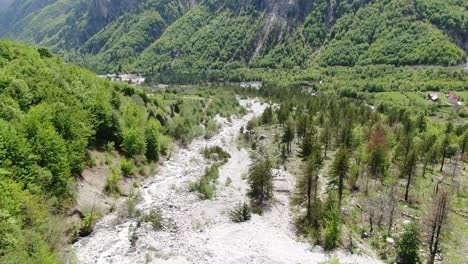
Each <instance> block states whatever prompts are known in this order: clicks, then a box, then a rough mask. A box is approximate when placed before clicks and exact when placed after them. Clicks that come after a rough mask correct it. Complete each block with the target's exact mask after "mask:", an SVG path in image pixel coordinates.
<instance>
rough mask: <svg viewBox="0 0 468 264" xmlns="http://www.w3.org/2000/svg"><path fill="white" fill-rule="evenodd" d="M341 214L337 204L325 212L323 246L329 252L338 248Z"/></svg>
mask: <svg viewBox="0 0 468 264" xmlns="http://www.w3.org/2000/svg"><path fill="white" fill-rule="evenodd" d="M341 225H342V224H341V213H340V209H339V206H338V205H337V204H335V205H333V206H331V207H330V208H327V209H326V211H325V231H324V236H325V238H324V246H325V249H328V250H331V249H334V248H336V247H337V246H338V244H339V242H340V236H341Z"/></svg>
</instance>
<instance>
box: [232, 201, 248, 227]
mask: <svg viewBox="0 0 468 264" xmlns="http://www.w3.org/2000/svg"><path fill="white" fill-rule="evenodd" d="M251 217H252V210H251V209H250V207H249V205H248V204H247V203H245V202H244V203H241V202H239V203H238V204H237V205H236V206H234V208H232V210H231V211H229V218H231V220H232V221H233V222H235V223H242V222H246V221H249V220H250V218H251Z"/></svg>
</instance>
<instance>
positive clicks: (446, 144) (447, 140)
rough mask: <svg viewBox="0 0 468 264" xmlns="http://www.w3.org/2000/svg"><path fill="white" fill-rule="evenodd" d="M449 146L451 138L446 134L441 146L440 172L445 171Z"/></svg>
mask: <svg viewBox="0 0 468 264" xmlns="http://www.w3.org/2000/svg"><path fill="white" fill-rule="evenodd" d="M449 146H450V138H449V135H448V134H445V136H444V138H443V139H442V141H441V142H440V145H439V153H440V156H441V163H440V169H439V171H442V170H443V169H444V163H445V158H446V157H447V154H448V148H449Z"/></svg>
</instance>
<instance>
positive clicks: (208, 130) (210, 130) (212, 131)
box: [205, 119, 219, 138]
mask: <svg viewBox="0 0 468 264" xmlns="http://www.w3.org/2000/svg"><path fill="white" fill-rule="evenodd" d="M218 131H219V124H218V123H217V122H216V121H215V120H213V119H210V120H209V121H208V122H207V124H206V127H205V138H212V137H213V136H214V135H216V133H218Z"/></svg>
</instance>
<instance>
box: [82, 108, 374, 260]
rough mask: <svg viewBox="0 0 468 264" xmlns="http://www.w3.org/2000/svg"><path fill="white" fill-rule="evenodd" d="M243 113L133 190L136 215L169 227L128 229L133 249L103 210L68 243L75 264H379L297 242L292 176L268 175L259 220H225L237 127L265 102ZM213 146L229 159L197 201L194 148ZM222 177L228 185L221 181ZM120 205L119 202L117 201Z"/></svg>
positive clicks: (121, 224) (239, 193)
mask: <svg viewBox="0 0 468 264" xmlns="http://www.w3.org/2000/svg"><path fill="white" fill-rule="evenodd" d="M241 104H242V105H244V106H245V107H246V108H247V109H248V110H249V113H248V114H247V115H245V116H243V117H233V118H232V119H231V120H230V121H228V120H227V119H222V118H219V119H218V122H219V123H220V124H222V128H221V129H220V131H219V133H218V134H217V135H215V136H214V137H213V138H211V139H208V140H206V139H197V140H195V141H194V142H193V143H191V144H190V145H189V146H188V147H187V148H185V149H180V150H179V151H178V152H177V153H176V154H175V155H174V156H173V157H172V158H171V159H170V160H168V161H166V162H165V163H164V164H163V166H161V168H160V170H159V172H158V173H157V175H155V176H154V177H152V179H151V181H150V182H148V183H147V184H145V185H144V186H142V187H141V188H140V190H138V191H139V192H140V194H141V197H142V201H141V202H140V203H139V204H138V206H137V208H138V209H139V210H141V211H142V212H148V211H149V210H151V209H156V208H159V209H161V211H162V214H163V216H164V217H166V218H168V219H171V222H172V223H173V224H174V226H175V227H174V228H171V229H170V230H165V231H155V230H153V229H152V227H151V226H150V225H149V224H146V223H143V224H142V225H141V227H139V228H138V229H136V231H135V235H136V236H135V237H137V240H136V242H135V244H134V246H132V245H131V242H130V240H131V239H130V238H131V237H132V234H133V232H134V231H133V230H135V226H136V224H137V223H136V220H134V219H123V220H122V219H119V216H118V213H115V212H114V213H111V214H109V215H107V216H105V217H104V218H103V219H101V220H100V222H99V223H97V225H96V227H95V230H94V232H93V233H92V234H91V235H90V236H88V237H85V238H82V239H80V240H79V241H78V242H77V243H75V245H74V248H75V251H76V256H77V259H78V262H79V263H320V262H322V261H326V260H329V259H332V258H333V257H335V256H336V257H337V258H338V259H339V260H340V263H366V264H367V263H379V261H378V260H375V259H372V258H370V257H367V256H358V255H351V254H348V253H346V252H344V251H341V250H338V251H335V252H324V251H323V250H321V249H320V248H318V247H312V246H311V245H309V244H307V243H304V242H300V241H297V239H296V235H295V231H294V225H293V215H292V213H291V212H290V210H289V197H288V196H289V192H288V191H292V190H293V188H294V185H295V181H294V177H293V176H292V175H290V174H289V173H288V172H286V171H283V170H274V175H275V182H274V184H275V194H274V195H275V199H276V202H275V203H274V204H273V206H272V207H271V208H270V209H268V210H267V211H266V212H265V213H264V214H263V215H262V216H258V215H253V217H252V219H251V220H250V221H248V222H245V223H241V224H237V223H233V222H232V221H230V219H229V216H228V211H229V210H230V209H231V208H232V207H233V206H234V205H235V204H236V203H238V202H239V201H243V200H245V199H246V192H247V187H248V186H247V182H246V180H245V177H246V175H247V172H248V167H249V165H250V163H251V159H250V157H249V153H248V151H247V150H246V149H238V148H237V146H236V142H235V141H236V137H237V136H238V133H239V130H240V128H241V127H242V126H245V125H246V124H247V122H248V121H249V120H250V119H251V118H253V117H254V116H257V115H260V114H261V113H262V112H263V110H264V109H265V107H266V106H265V105H263V104H262V103H260V102H259V101H257V100H253V99H249V100H241ZM215 145H219V146H221V147H223V148H224V149H225V150H226V151H227V152H229V153H230V154H231V158H230V159H229V161H228V162H227V163H226V164H225V165H223V166H222V167H221V168H220V177H219V179H218V184H217V190H216V195H215V197H214V198H213V200H200V199H199V198H198V196H197V194H196V193H194V192H188V185H189V183H190V182H193V181H196V180H197V179H199V178H200V177H201V176H202V175H203V173H204V170H205V168H206V167H207V166H209V164H207V161H206V160H205V159H204V158H203V157H202V155H201V154H200V151H201V150H202V149H203V148H205V147H209V146H215ZM228 178H230V180H229V181H230V184H226V181H227V179H228ZM122 202H123V201H122Z"/></svg>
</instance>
